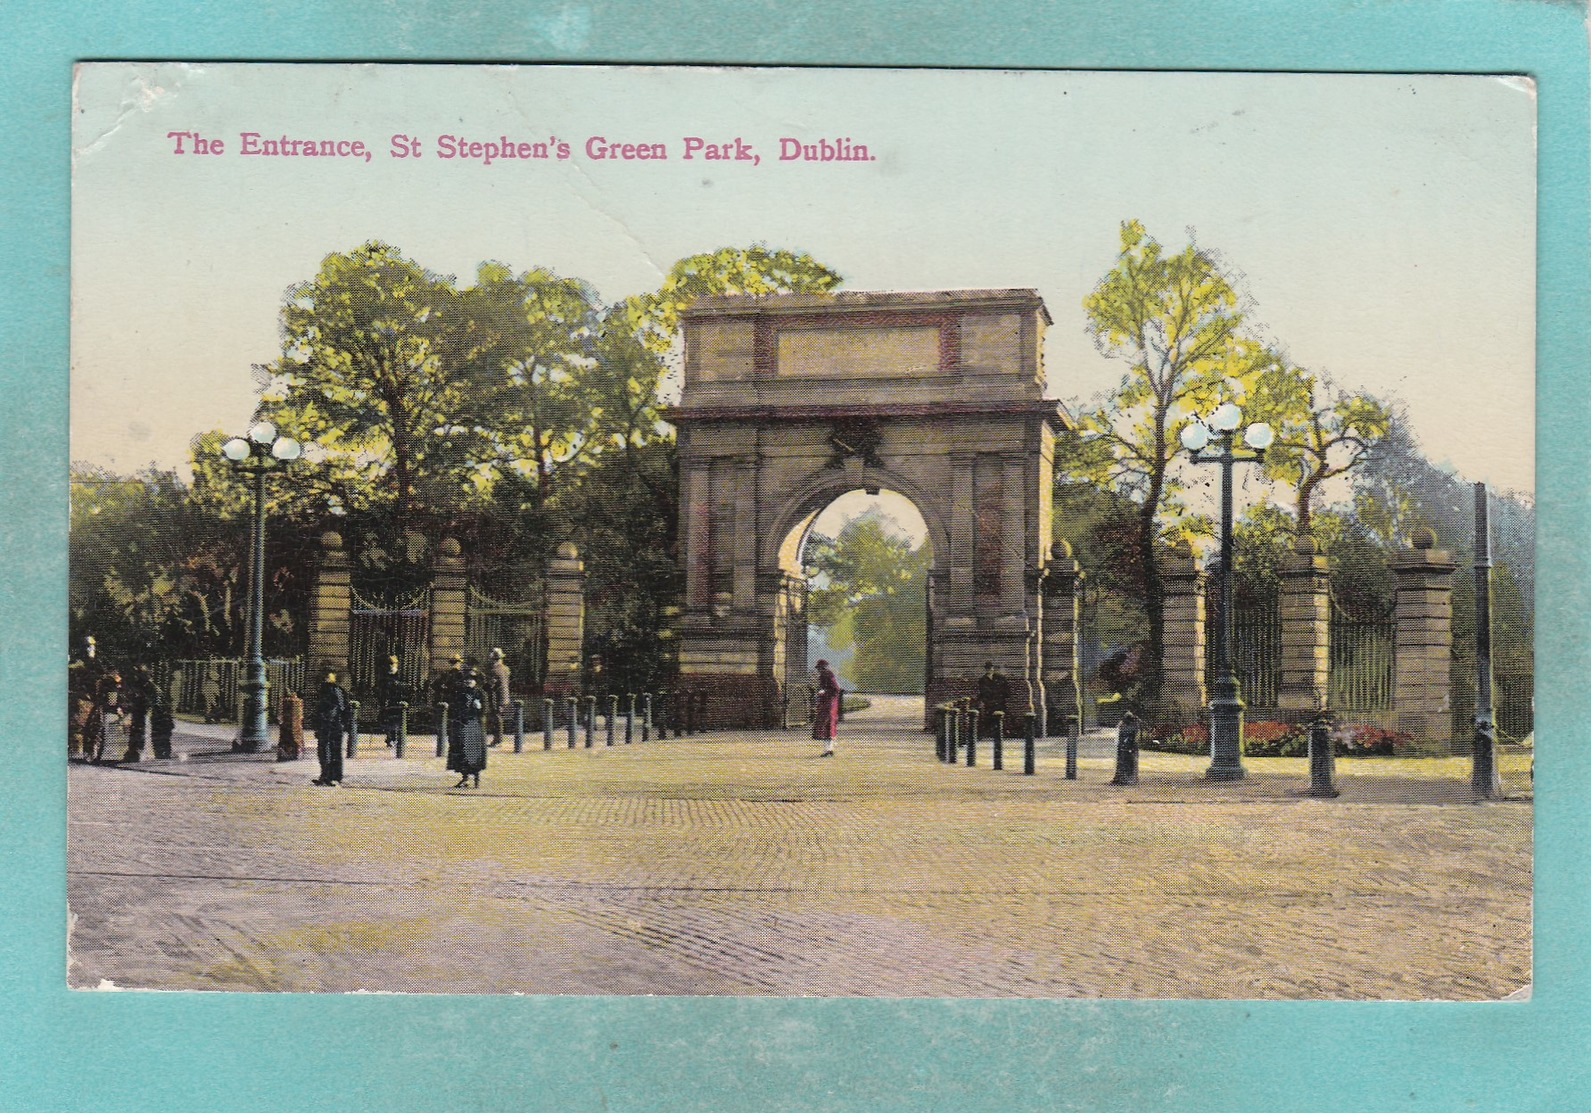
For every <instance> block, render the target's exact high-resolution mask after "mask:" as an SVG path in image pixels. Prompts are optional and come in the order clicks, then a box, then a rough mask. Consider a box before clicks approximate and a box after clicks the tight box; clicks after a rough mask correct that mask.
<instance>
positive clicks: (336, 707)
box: [311, 667, 353, 787]
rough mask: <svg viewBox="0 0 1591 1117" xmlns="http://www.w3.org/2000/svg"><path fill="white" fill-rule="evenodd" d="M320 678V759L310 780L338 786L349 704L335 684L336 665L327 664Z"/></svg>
mask: <svg viewBox="0 0 1591 1117" xmlns="http://www.w3.org/2000/svg"><path fill="white" fill-rule="evenodd" d="M321 679H322V681H321V684H320V694H319V695H318V696H317V697H316V699H315V759H317V760H319V761H320V778H319V779H316V780H312V781H311V782H312V783H314V784H315V785H317V786H319V787H341V786H342V782H343V747H344V741H345V739H346V734H347V733H348V730H349V729H350V728H352V726H351V725H350V722H351V721H352V719H353V705H352V704H351V703H350V702H349V701H348V692H347V691H346V690H344V689H343V688H342V687H341V686H339V685H338V684H337V669H336V668H334V667H327V668H326V671H325V674H324V675H323V676H322V677H321Z"/></svg>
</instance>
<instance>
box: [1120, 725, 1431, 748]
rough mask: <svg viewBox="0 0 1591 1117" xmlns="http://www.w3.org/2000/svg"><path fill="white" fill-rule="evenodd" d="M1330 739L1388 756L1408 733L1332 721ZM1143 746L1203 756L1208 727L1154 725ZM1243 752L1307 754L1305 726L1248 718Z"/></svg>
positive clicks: (1403, 743)
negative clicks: (1333, 723)
mask: <svg viewBox="0 0 1591 1117" xmlns="http://www.w3.org/2000/svg"><path fill="white" fill-rule="evenodd" d="M1331 741H1332V745H1333V748H1334V751H1335V752H1336V754H1337V755H1338V756H1392V755H1393V754H1394V753H1395V752H1397V751H1399V750H1400V749H1402V748H1404V747H1406V746H1407V745H1408V743H1409V736H1408V734H1406V733H1398V732H1395V731H1393V730H1391V729H1382V728H1381V727H1380V726H1375V725H1333V726H1332V728H1331ZM1143 747H1144V748H1146V749H1151V750H1154V751H1157V752H1175V753H1182V754H1184V755H1187V756H1204V755H1206V754H1208V753H1209V751H1210V727H1209V725H1207V724H1205V723H1203V722H1197V723H1195V724H1193V725H1181V726H1175V725H1163V726H1157V727H1156V728H1155V729H1154V730H1152V731H1151V732H1150V734H1149V739H1148V740H1147V741H1146V742H1145V743H1144V746H1143ZM1243 755H1245V756H1308V755H1309V726H1308V725H1306V724H1303V723H1301V722H1287V721H1251V722H1249V723H1248V724H1247V725H1246V726H1245V728H1244V745H1243Z"/></svg>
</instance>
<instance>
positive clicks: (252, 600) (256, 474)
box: [221, 422, 303, 752]
mask: <svg viewBox="0 0 1591 1117" xmlns="http://www.w3.org/2000/svg"><path fill="white" fill-rule="evenodd" d="M302 452H303V448H302V447H301V446H299V444H298V441H297V440H296V439H292V438H287V437H285V436H282V437H278V436H277V433H276V427H275V426H274V425H272V424H271V423H267V422H260V423H255V424H254V426H252V427H250V428H249V436H248V437H247V438H229V439H227V440H226V442H224V443H222V445H221V454H222V456H223V457H225V458H226V459H227V461H229V462H231V463H232V466H233V468H234V469H236V470H237V471H238V472H239V473H241V474H243V475H244V476H247V477H250V478H252V479H253V482H254V534H253V547H252V549H251V552H250V560H251V561H250V568H251V569H250V574H249V647H248V666H247V669H246V673H245V675H244V679H243V725H242V726H241V727H240V728H241V732H240V733H239V735H238V743H237V751H239V752H261V751H263V750H264V749H265V748H266V747H267V744H268V742H267V741H266V728H265V701H266V691H267V689H268V686H269V684H267V683H266V681H265V659H264V657H263V656H262V655H261V654H260V637H261V634H262V629H263V628H264V626H265V475H266V473H268V472H270V471H271V470H272V469H274V468H276V467H278V466H281V465H285V464H287V463H288V462H290V461H293V460H295V459H296V458H297V457H298V456H299V455H300V454H301V453H302Z"/></svg>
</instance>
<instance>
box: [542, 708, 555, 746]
mask: <svg viewBox="0 0 1591 1117" xmlns="http://www.w3.org/2000/svg"><path fill="white" fill-rule="evenodd" d="M552 710H553V705H552V699H551V698H543V699H542V700H541V747H542V749H543V751H551V750H552Z"/></svg>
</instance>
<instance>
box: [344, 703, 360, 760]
mask: <svg viewBox="0 0 1591 1117" xmlns="http://www.w3.org/2000/svg"><path fill="white" fill-rule="evenodd" d="M346 752H347V754H348V758H349V759H350V760H352V759H353V758H354V757H355V756H356V755H358V753H359V703H357V702H350V703H348V748H347V750H346Z"/></svg>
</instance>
